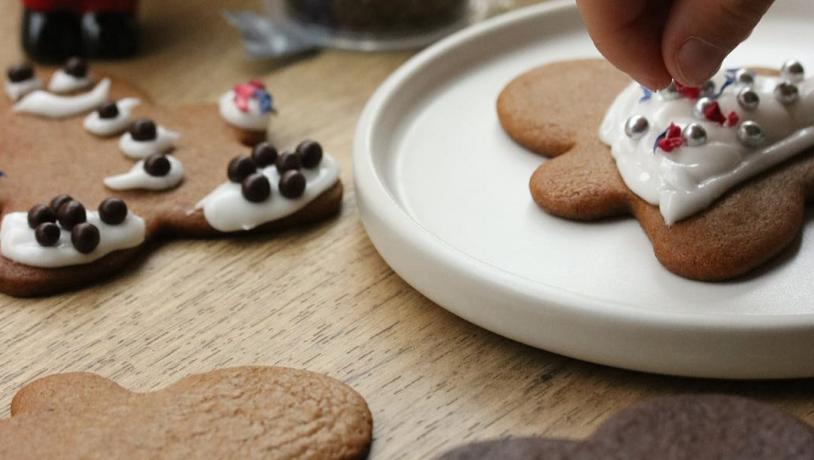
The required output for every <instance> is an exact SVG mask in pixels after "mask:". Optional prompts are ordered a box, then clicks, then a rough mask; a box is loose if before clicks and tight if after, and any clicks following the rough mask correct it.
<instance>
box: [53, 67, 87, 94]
mask: <svg viewBox="0 0 814 460" xmlns="http://www.w3.org/2000/svg"><path fill="white" fill-rule="evenodd" d="M92 84H93V79H92V78H91V77H90V75H85V76H84V77H81V78H77V77H74V76H73V75H71V74H69V73H68V72H65V70H63V69H57V70H56V72H54V74H53V75H51V80H50V81H49V82H48V91H51V92H52V93H57V94H64V93H72V92H74V91H79V90H80V89H85V88H87V87H89V86H90V85H92Z"/></svg>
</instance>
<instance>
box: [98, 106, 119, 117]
mask: <svg viewBox="0 0 814 460" xmlns="http://www.w3.org/2000/svg"><path fill="white" fill-rule="evenodd" d="M96 111H97V112H98V113H99V118H101V119H103V120H110V119H112V118H116V117H118V116H119V106H118V105H116V103H115V102H105V103H104V104H102V105H101V106H99V108H98V109H97V110H96Z"/></svg>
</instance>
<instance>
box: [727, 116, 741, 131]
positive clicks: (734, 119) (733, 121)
mask: <svg viewBox="0 0 814 460" xmlns="http://www.w3.org/2000/svg"><path fill="white" fill-rule="evenodd" d="M740 121H741V117H740V116H739V115H738V114H737V113H736V112H729V116H728V117H726V123H724V126H726V127H727V128H731V127H733V126H737V125H738V123H740Z"/></svg>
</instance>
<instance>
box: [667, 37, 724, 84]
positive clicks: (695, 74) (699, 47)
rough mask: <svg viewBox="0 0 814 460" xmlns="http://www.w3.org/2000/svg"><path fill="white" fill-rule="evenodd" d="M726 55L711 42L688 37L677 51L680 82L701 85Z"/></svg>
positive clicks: (717, 67)
mask: <svg viewBox="0 0 814 460" xmlns="http://www.w3.org/2000/svg"><path fill="white" fill-rule="evenodd" d="M725 57H726V52H725V51H724V50H722V49H721V48H718V47H717V46H715V45H713V44H712V43H710V42H708V41H706V40H702V39H700V38H698V37H690V39H689V40H687V41H686V42H684V44H683V45H681V49H680V50H679V51H678V71H679V72H680V73H681V75H679V77H680V79H681V80H683V81H682V82H681V83H684V84H685V85H701V84H703V83H704V82H705V81H707V80H708V79H709V77H711V76H712V75H713V74H715V72H717V71H718V69H720V68H721V62H723V60H724V58H725Z"/></svg>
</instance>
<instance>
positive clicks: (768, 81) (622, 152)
mask: <svg viewBox="0 0 814 460" xmlns="http://www.w3.org/2000/svg"><path fill="white" fill-rule="evenodd" d="M724 80H725V78H724V77H723V75H719V76H717V77H716V78H715V82H716V84H717V86H718V87H719V88H720V87H721V85H722V84H723V83H724ZM779 81H780V79H779V78H773V77H765V76H758V77H757V78H756V80H755V83H754V85H753V87H752V88H753V89H754V90H755V91H756V92H757V93H758V95H759V96H760V105H759V107H758V108H757V109H756V110H753V111H748V110H744V109H743V108H742V107H741V106H740V104H739V103H738V92H739V91H740V90H742V89H743V88H744V86H743V85H737V84H736V85H732V86H729V87H728V88H727V89H726V90H725V91H724V92H723V94H722V95H721V96H720V98H719V99H717V101H718V102H719V104H720V106H721V109H722V110H723V111H724V112H725V113H729V112H731V111H735V112H737V114H738V115H739V117H740V120H741V122H743V121H746V120H752V121H755V122H757V123H758V124H759V125H760V126H761V127H762V129H763V133H764V134H765V142H764V143H763V144H762V145H761V146H759V147H747V146H745V145H744V144H742V143H741V142H740V141H739V139H738V134H737V133H738V128H737V126H735V127H726V126H721V125H720V124H718V123H715V122H711V121H708V120H702V119H699V118H698V117H696V116H694V114H693V111H694V107H695V104H696V102H697V100H695V99H688V98H683V97H682V98H678V99H673V100H669V99H665V98H663V97H662V96H661V95H660V94H659V93H655V94H653V95H652V97H651V98H650V99H649V100H644V101H641V99H642V89H641V87H640V86H639V85H638V84H631V85H630V86H628V87H627V88H626V89H625V90H624V91H622V93H621V94H620V95H619V96H618V97H617V98H616V100H615V101H614V103H613V104H612V105H611V107H610V109H609V110H608V113H607V115H606V117H605V120H604V121H603V123H602V127H601V128H600V133H599V135H600V138H601V139H602V141H603V142H604V143H606V144H608V145H610V146H611V152H612V154H613V157H614V158H615V160H616V165H617V167H618V169H619V172H620V174H621V176H622V178H623V179H624V181H625V184H626V185H627V186H628V187H629V188H630V189H631V190H632V191H633V192H634V193H635V194H637V195H638V196H639V197H641V198H642V199H644V200H645V201H647V202H649V203H651V204H653V205H657V206H659V209H660V211H661V214H662V216H663V217H664V220H665V222H666V223H667V224H673V223H675V222H678V221H680V220H682V219H685V218H687V217H689V216H692V215H693V214H695V213H697V212H700V211H702V210H704V209H706V208H707V207H708V206H709V205H710V204H712V203H713V202H714V201H715V200H716V199H717V198H719V197H721V196H722V195H723V194H724V193H726V191H727V190H729V189H731V188H732V187H734V186H735V185H737V184H739V183H740V182H743V181H745V180H747V179H749V178H751V177H753V176H755V175H757V174H759V173H761V172H763V171H765V170H767V169H768V168H770V167H772V166H774V165H777V164H779V163H781V162H783V161H786V160H787V159H789V158H790V157H792V156H794V155H796V154H798V153H801V152H803V151H805V150H806V149H808V148H810V147H812V146H814V128H813V127H812V126H813V125H814V80H813V79H809V80H806V81H803V82H801V83H799V85H798V86H799V91H800V100H799V101H797V102H796V103H794V104H791V105H788V106H786V105H783V104H781V103H780V102H779V101H778V100H777V99H776V98H775V95H774V89H775V86H776V85H777V83H778V82H779ZM635 115H641V116H644V117H645V118H647V120H648V121H649V124H650V129H649V131H648V132H647V133H646V134H645V135H644V136H643V137H642V138H641V139H632V138H630V137H628V136H627V135H626V134H625V123H626V121H627V120H628V119H629V118H630V117H631V116H635ZM670 123H675V124H676V125H678V126H680V127H682V128H684V127H685V126H687V125H688V124H690V123H698V124H700V125H701V126H703V127H704V128H705V129H706V132H707V135H708V142H707V143H706V144H704V145H701V146H698V147H690V146H687V145H684V146H682V147H680V148H679V149H677V150H675V151H672V152H669V153H668V152H664V151H662V150H661V149H657V150H656V151H655V153H654V145H655V143H656V139H657V136H658V135H659V134H661V133H662V132H663V131H664V130H665V129H666V128H667V127H668V126H669V125H670Z"/></svg>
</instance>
